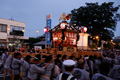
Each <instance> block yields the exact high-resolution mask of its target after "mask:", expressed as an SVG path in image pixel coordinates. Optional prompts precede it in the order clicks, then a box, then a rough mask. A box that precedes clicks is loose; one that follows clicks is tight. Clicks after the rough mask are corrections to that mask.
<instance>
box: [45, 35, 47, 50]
mask: <svg viewBox="0 0 120 80" xmlns="http://www.w3.org/2000/svg"><path fill="white" fill-rule="evenodd" d="M46 39H47V34H46V33H45V48H47V40H46Z"/></svg>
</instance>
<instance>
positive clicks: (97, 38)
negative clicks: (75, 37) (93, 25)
mask: <svg viewBox="0 0 120 80" xmlns="http://www.w3.org/2000/svg"><path fill="white" fill-rule="evenodd" d="M95 38H96V40H97V45H98V43H99V36H96V37H95Z"/></svg>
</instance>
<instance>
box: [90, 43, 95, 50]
mask: <svg viewBox="0 0 120 80" xmlns="http://www.w3.org/2000/svg"><path fill="white" fill-rule="evenodd" d="M89 48H91V49H92V50H93V49H97V45H96V43H93V44H92V45H89Z"/></svg>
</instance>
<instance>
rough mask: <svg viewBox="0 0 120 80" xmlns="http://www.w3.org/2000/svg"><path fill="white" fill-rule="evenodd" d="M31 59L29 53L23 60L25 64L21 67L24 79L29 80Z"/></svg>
mask: <svg viewBox="0 0 120 80" xmlns="http://www.w3.org/2000/svg"><path fill="white" fill-rule="evenodd" d="M30 59H31V56H30V55H27V56H26V57H25V59H24V61H23V64H22V65H21V67H20V71H21V78H22V80H27V75H28V71H29V69H30Z"/></svg>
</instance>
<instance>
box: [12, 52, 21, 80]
mask: <svg viewBox="0 0 120 80" xmlns="http://www.w3.org/2000/svg"><path fill="white" fill-rule="evenodd" d="M20 59H21V54H20V53H14V58H13V60H12V74H13V78H12V80H19V78H20V66H21V64H22V63H23V60H20Z"/></svg>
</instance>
